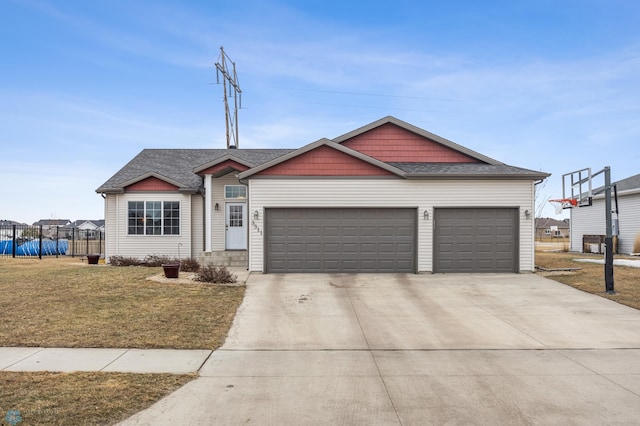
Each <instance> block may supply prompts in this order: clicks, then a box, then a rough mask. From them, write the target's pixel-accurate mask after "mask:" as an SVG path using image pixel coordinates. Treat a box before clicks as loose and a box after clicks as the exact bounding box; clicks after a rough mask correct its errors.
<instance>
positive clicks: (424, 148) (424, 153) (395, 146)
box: [342, 123, 481, 163]
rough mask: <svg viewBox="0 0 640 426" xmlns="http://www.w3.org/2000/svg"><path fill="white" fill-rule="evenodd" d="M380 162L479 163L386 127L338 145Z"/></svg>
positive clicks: (388, 124) (392, 126)
mask: <svg viewBox="0 0 640 426" xmlns="http://www.w3.org/2000/svg"><path fill="white" fill-rule="evenodd" d="M342 145H344V146H346V147H348V148H351V149H354V150H356V151H359V152H361V153H363V154H365V155H368V156H369V157H373V158H376V159H378V160H380V161H384V162H399V163H400V162H406V163H480V162H481V161H478V160H477V159H475V158H473V157H470V156H468V155H466V154H463V153H461V152H458V151H456V150H454V149H451V148H449V147H446V146H444V145H442V144H439V143H438V142H434V141H432V140H430V139H427V138H425V137H423V136H420V135H416V134H415V133H413V132H410V131H409V130H406V129H403V128H401V127H398V126H396V125H395V124H391V123H387V124H383V125H382V126H380V127H376V128H375V129H372V130H369V131H368V132H364V133H361V134H359V135H357V136H354V137H353V138H351V139H348V140H346V141H344V142H342Z"/></svg>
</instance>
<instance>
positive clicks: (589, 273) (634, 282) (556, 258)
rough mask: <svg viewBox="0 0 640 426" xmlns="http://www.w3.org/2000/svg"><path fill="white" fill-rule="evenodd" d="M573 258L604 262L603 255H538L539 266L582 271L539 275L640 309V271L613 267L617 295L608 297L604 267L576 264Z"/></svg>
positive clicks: (624, 267) (538, 252)
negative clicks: (602, 260)
mask: <svg viewBox="0 0 640 426" xmlns="http://www.w3.org/2000/svg"><path fill="white" fill-rule="evenodd" d="M617 258H619V257H617ZM574 259H603V256H602V255H594V254H587V253H562V252H560V253H557V252H541V251H537V252H536V266H539V267H543V268H546V269H558V268H582V269H581V270H579V271H575V272H557V273H554V272H551V273H549V272H538V273H539V274H540V275H542V276H545V277H547V278H549V279H552V280H555V281H558V282H561V283H563V284H566V285H570V286H571V287H575V288H577V289H579V290H582V291H586V292H588V293H592V294H597V295H598V296H602V297H606V298H607V299H611V300H615V301H616V302H618V303H621V304H623V305H627V306H631V307H632V308H636V309H640V268H631V267H627V266H617V265H616V266H614V267H613V280H614V289H615V291H616V294H607V293H606V292H605V285H604V265H600V264H596V263H585V262H576V261H575V260H574Z"/></svg>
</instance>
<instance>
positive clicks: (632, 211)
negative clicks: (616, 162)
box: [571, 174, 640, 253]
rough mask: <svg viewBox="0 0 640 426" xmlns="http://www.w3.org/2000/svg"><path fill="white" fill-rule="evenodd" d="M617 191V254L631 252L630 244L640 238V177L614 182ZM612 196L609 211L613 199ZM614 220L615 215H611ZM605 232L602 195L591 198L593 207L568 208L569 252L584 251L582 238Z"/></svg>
mask: <svg viewBox="0 0 640 426" xmlns="http://www.w3.org/2000/svg"><path fill="white" fill-rule="evenodd" d="M616 187H617V190H618V210H619V215H618V222H619V233H620V234H619V236H618V244H617V252H618V253H633V252H634V249H633V245H634V241H635V239H636V238H638V237H639V235H640V174H637V175H635V176H631V177H629V178H626V179H623V180H621V181H618V182H616ZM611 193H612V195H611V197H612V201H611V203H612V209H615V200H613V191H611ZM613 217H614V218H615V214H614V215H613ZM605 233H606V219H605V208H604V194H598V195H596V196H595V197H593V205H591V206H588V207H575V208H572V209H571V251H577V252H582V251H583V250H584V244H583V237H584V236H585V235H597V236H602V238H604V235H605Z"/></svg>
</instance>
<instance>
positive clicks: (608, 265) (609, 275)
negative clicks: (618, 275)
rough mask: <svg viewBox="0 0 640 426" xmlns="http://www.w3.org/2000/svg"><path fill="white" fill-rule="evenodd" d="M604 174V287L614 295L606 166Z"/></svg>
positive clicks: (611, 223)
mask: <svg viewBox="0 0 640 426" xmlns="http://www.w3.org/2000/svg"><path fill="white" fill-rule="evenodd" d="M603 172H604V187H605V191H604V208H605V210H606V211H605V218H606V236H605V238H604V245H605V259H604V285H605V289H606V292H607V293H608V294H614V293H615V291H614V289H613V220H612V217H611V168H610V167H609V166H606V167H605V168H604V170H603Z"/></svg>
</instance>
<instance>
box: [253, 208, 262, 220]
mask: <svg viewBox="0 0 640 426" xmlns="http://www.w3.org/2000/svg"><path fill="white" fill-rule="evenodd" d="M258 219H260V211H259V210H258V209H255V210H254V211H253V220H258Z"/></svg>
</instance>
